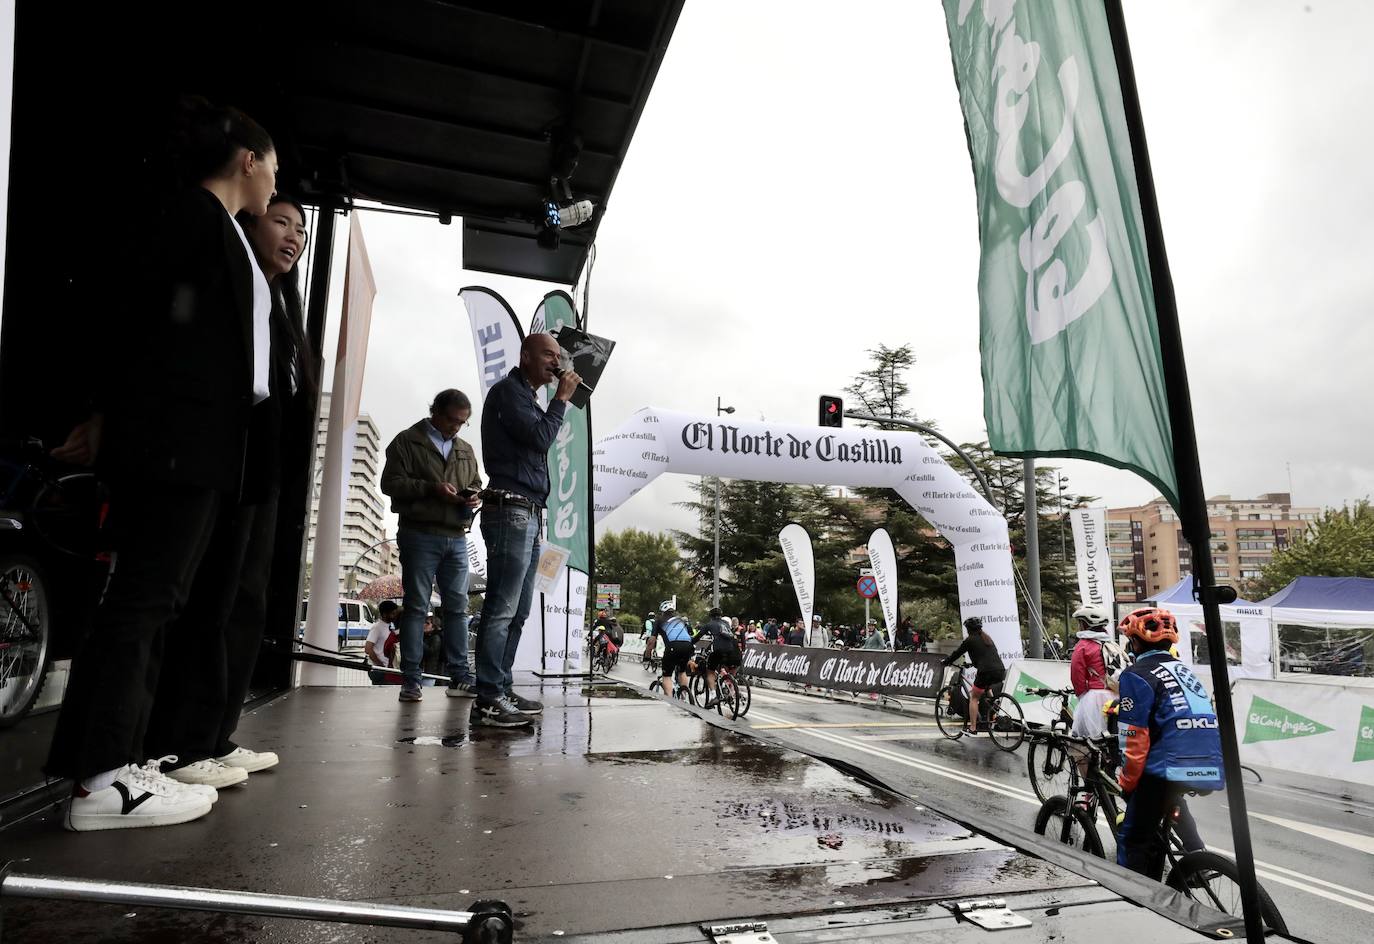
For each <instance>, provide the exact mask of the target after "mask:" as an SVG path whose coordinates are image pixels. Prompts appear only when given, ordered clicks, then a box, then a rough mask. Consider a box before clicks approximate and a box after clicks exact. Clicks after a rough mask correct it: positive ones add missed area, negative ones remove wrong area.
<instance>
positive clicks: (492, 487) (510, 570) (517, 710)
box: [471, 334, 581, 728]
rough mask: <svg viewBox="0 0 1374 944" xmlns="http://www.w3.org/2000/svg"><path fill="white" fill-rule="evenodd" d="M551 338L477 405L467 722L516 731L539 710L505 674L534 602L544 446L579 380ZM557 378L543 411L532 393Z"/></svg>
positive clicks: (535, 344)
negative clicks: (483, 568) (473, 648)
mask: <svg viewBox="0 0 1374 944" xmlns="http://www.w3.org/2000/svg"><path fill="white" fill-rule="evenodd" d="M560 361H561V349H560V348H559V346H558V342H557V341H555V340H554V338H553V335H551V334H532V335H530V336H529V337H527V338H525V340H524V342H523V343H522V344H521V345H520V365H519V366H518V367H516V368H515V369H513V370H512V371H511V372H510V373H509V374H508V375H507V376H506V377H505V378H503V379H502V380H500V381H498V382H497V383H496V384H494V385H493V386H492V388H491V390H490V391H488V393H487V399H486V403H485V404H483V407H482V459H483V461H484V462H485V464H486V467H487V477H488V487H487V489H486V490H485V491H484V492H482V495H481V498H482V502H483V506H482V539H483V540H484V541H485V542H486V545H487V595H486V601H485V602H484V603H483V605H482V620H481V623H480V625H479V626H478V629H477V701H476V703H475V704H474V705H473V706H472V720H471V723H472V724H477V725H491V726H493V727H506V728H510V727H520V726H523V725H528V724H529V723H530V719H531V718H532V717H534V716H535V715H538V714H540V713H542V712H543V710H544V706H543V705H541V704H540V703H539V702H537V701H532V700H531V699H528V698H524V697H522V696H520V695H517V694H516V693H515V688H514V676H513V673H512V669H513V667H514V665H515V653H516V650H517V649H518V648H519V645H520V630H521V627H523V626H524V624H525V619H526V617H528V616H529V613H530V607H531V605H532V604H533V601H534V578H535V574H536V572H537V570H538V565H539V551H540V543H539V532H540V528H541V526H542V524H543V512H544V506H545V504H546V502H547V501H548V497H549V467H548V454H549V447H550V446H552V445H553V442H554V439H555V438H556V437H557V436H558V430H559V428H560V427H562V425H563V415H564V413H565V412H566V411H567V408H568V400H570V399H571V398H572V395H573V392H574V391H575V390H576V389H577V387H578V384H579V383H580V382H581V378H580V377H578V375H577V374H576V373H574V372H573V371H571V370H569V371H564V370H563V369H562V367H561V363H560ZM555 380H557V381H558V388H557V390H556V391H555V392H554V395H553V400H552V401H551V402H550V403H549V406H548V409H541V408H540V406H539V401H538V399H537V397H536V392H537V391H538V390H539V388H540V387H542V386H544V385H545V384H548V383H553V382H554V381H555Z"/></svg>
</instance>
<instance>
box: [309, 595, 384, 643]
mask: <svg viewBox="0 0 1374 944" xmlns="http://www.w3.org/2000/svg"><path fill="white" fill-rule="evenodd" d="M335 602H336V603H337V605H338V608H339V648H340V649H342V648H344V647H345V646H347V645H349V644H350V643H358V644H361V643H363V642H364V641H366V639H367V631H368V630H369V629H370V628H371V627H372V624H373V623H375V622H377V620H378V619H379V617H378V615H377V608H376V607H375V606H373V605H372V604H371V603H369V602H368V601H366V600H353V599H349V598H348V597H338V598H337V599H336V601H335ZM309 606H310V601H309V600H303V601H302V602H301V625H300V635H301V636H304V635H305V614H306V610H307V609H308V608H309Z"/></svg>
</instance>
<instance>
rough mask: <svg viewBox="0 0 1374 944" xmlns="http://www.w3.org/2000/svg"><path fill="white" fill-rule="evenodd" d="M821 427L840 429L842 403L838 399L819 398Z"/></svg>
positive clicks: (842, 423) (841, 423)
mask: <svg viewBox="0 0 1374 944" xmlns="http://www.w3.org/2000/svg"><path fill="white" fill-rule="evenodd" d="M821 425H822V426H834V427H837V428H838V427H840V426H843V425H844V401H843V400H841V399H840V398H839V397H828V396H825V395H822V396H821Z"/></svg>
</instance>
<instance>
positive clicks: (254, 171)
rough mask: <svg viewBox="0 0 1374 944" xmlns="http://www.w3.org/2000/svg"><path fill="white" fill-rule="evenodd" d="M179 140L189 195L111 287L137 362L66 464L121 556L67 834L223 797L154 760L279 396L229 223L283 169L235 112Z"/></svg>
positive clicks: (78, 691)
mask: <svg viewBox="0 0 1374 944" xmlns="http://www.w3.org/2000/svg"><path fill="white" fill-rule="evenodd" d="M180 132H181V133H180V139H179V141H178V147H177V156H178V159H179V161H180V167H181V168H182V171H183V173H184V175H185V179H186V180H188V181H190V182H192V183H193V184H194V185H193V186H191V187H188V188H187V189H186V190H184V191H183V192H181V193H180V194H179V195H178V197H177V198H176V199H175V200H174V201H172V203H171V205H170V206H169V207H168V208H167V209H166V211H165V212H164V213H162V214H161V215H154V214H149V216H150V217H152V218H153V225H151V226H149V227H147V230H148V231H147V232H146V233H143V234H140V235H137V236H135V237H133V238H132V239H130V240H128V243H127V245H130V246H133V247H134V248H133V249H132V250H131V251H130V252H129V253H128V255H127V256H126V257H125V258H124V259H122V260H121V265H120V267H118V268H113V267H112V274H114V275H115V276H116V277H117V278H118V281H117V282H114V283H112V284H110V285H108V286H107V292H108V296H109V301H108V308H109V311H110V317H111V319H112V320H114V321H116V322H117V323H118V324H119V325H120V328H121V334H122V335H123V336H124V337H126V338H130V339H136V341H137V348H136V349H135V350H133V351H132V352H131V353H129V354H128V355H127V356H123V357H113V356H112V357H111V358H110V359H109V360H110V361H111V362H112V363H111V367H110V378H109V380H108V381H107V382H106V383H105V384H104V385H103V388H102V389H100V390H98V391H97V394H96V397H95V399H96V403H95V406H96V412H95V414H94V415H93V416H92V418H91V419H90V420H88V421H87V422H85V423H82V424H80V425H79V426H78V427H77V428H76V429H75V430H73V432H72V434H71V436H70V437H68V440H67V442H66V443H65V444H64V445H63V446H62V447H60V448H59V449H57V450H54V455H55V456H57V457H58V458H62V459H66V460H68V461H83V460H84V461H87V462H89V461H96V460H98V463H99V465H100V467H101V470H102V473H103V475H104V477H105V478H106V479H107V481H108V482H109V483H110V488H111V505H110V508H111V515H110V529H111V532H112V534H113V537H114V541H115V550H116V552H117V555H118V557H117V565H116V568H115V572H114V575H113V578H112V579H111V582H110V586H109V588H108V590H107V593H106V596H105V599H104V600H103V601H102V603H101V606H100V609H99V611H98V613H97V614H96V617H95V621H94V625H93V627H92V632H91V634H90V636H89V638H88V639H87V640H86V642H85V643H84V645H83V646H82V648H81V650H80V651H79V652H78V654H77V656H76V658H75V659H74V660H73V663H72V672H71V676H70V680H69V682H68V686H67V693H66V697H65V698H64V700H63V704H62V711H61V714H60V715H59V717H58V723H57V730H56V733H55V734H54V737H53V743H52V748H51V751H50V752H49V756H48V764H47V770H48V773H49V774H50V775H52V776H59V777H70V778H72V779H73V780H75V781H76V785H75V788H74V790H73V795H72V801H71V804H70V806H69V807H68V813H67V816H66V823H65V824H66V826H67V827H68V828H69V829H73V830H77V831H85V830H96V829H115V828H121V827H130V826H157V825H167V824H171V823H179V822H185V821H187V820H191V819H196V818H198V817H200V816H203V815H205V814H206V813H208V812H209V811H210V804H211V803H212V802H213V799H214V791H213V790H212V789H210V788H204V787H188V786H184V785H181V784H178V783H177V782H176V781H173V780H171V779H169V778H167V777H165V776H164V775H163V774H161V772H160V771H158V770H157V769H156V765H152V764H148V765H143V764H141V761H142V760H143V758H145V757H147V754H145V753H144V752H143V741H144V732H145V729H146V726H147V723H148V718H149V713H150V710H151V707H152V701H153V696H154V693H155V692H156V691H157V685H158V677H159V674H160V670H161V664H162V650H163V643H164V633H165V630H166V628H167V627H168V626H169V625H170V624H171V622H172V620H173V619H174V618H175V617H176V615H177V613H178V612H179V611H180V609H181V608H182V606H183V605H184V604H185V601H186V598H187V595H188V593H189V592H190V588H191V584H192V581H193V580H194V579H195V576H196V572H197V569H198V568H199V565H200V561H201V558H202V556H203V555H204V553H205V549H206V546H207V545H208V542H209V538H210V535H211V533H212V531H213V530H214V526H215V521H216V518H217V517H218V515H219V513H220V509H221V507H222V505H223V503H224V501H225V498H226V496H232V497H234V498H235V499H236V497H237V495H238V493H239V492H240V490H241V488H242V484H243V474H244V468H245V459H246V451H247V450H246V441H247V435H248V427H249V417H250V413H251V411H252V407H253V405H254V404H255V403H257V402H260V401H262V400H264V399H266V397H267V396H268V393H269V380H268V374H269V370H268V365H269V364H270V343H271V342H270V311H271V302H270V295H269V291H268V288H267V283H266V279H265V278H264V277H263V275H262V273H261V271H260V270H259V269H258V267H257V265H256V264H255V262H254V261H253V258H252V254H251V252H250V250H249V248H248V244H247V237H246V236H245V235H244V233H243V231H242V230H241V229H240V228H239V226H238V224H237V223H235V222H234V215H235V214H237V213H239V212H240V211H242V210H247V211H249V212H250V213H254V214H259V215H260V214H262V213H263V212H265V211H266V209H267V205H268V202H269V201H270V199H271V197H272V194H273V193H274V192H275V189H276V170H277V157H276V149H275V147H274V146H273V144H272V139H271V138H270V137H269V136H268V134H267V133H266V132H265V131H264V130H263V129H262V128H261V127H260V126H259V125H258V124H257V123H256V122H254V121H253V120H252V119H251V118H249V117H248V116H247V115H245V114H243V113H242V112H240V111H238V110H237V109H229V108H217V107H214V106H212V105H210V104H209V103H208V102H204V101H200V100H196V101H188V102H187V103H185V107H184V121H183V123H182V127H181V129H180ZM122 249H123V244H121V243H120V242H118V241H115V242H114V243H112V245H111V247H110V250H109V252H110V255H111V256H114V255H115V254H117V253H119V252H120V251H121V250H122Z"/></svg>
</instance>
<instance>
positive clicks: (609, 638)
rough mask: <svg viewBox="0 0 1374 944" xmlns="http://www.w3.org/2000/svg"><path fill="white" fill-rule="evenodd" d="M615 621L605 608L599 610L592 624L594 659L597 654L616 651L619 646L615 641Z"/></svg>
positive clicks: (594, 659) (593, 659)
mask: <svg viewBox="0 0 1374 944" xmlns="http://www.w3.org/2000/svg"><path fill="white" fill-rule="evenodd" d="M615 628H616V627H615V621H614V620H612V619H611V618H610V616H609V615H608V614H607V612H606V611H605V610H598V611H597V614H596V622H595V623H593V624H592V661H593V662H595V661H596V658H597V656H599V655H601V653H603V652H606V651H609V652H611V653H616V652H618V651H619V647H618V646H616V642H615Z"/></svg>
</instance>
